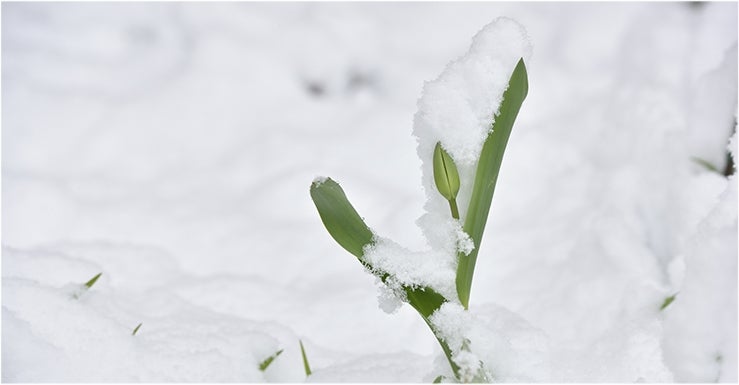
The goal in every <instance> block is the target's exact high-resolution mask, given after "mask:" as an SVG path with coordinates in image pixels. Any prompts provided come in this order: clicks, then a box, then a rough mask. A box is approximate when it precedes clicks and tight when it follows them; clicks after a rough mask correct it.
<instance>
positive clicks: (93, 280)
mask: <svg viewBox="0 0 739 385" xmlns="http://www.w3.org/2000/svg"><path fill="white" fill-rule="evenodd" d="M101 275H103V273H98V274H97V275H96V276H94V277H92V278H90V280H89V281H87V282H86V283H85V287H87V288H88V289H90V288H92V286H93V285H94V284H95V282H97V281H98V278H100V276H101Z"/></svg>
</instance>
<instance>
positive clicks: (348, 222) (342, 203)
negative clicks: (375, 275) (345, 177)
mask: <svg viewBox="0 0 739 385" xmlns="http://www.w3.org/2000/svg"><path fill="white" fill-rule="evenodd" d="M310 196H311V198H312V199H313V203H314V204H315V205H316V208H317V209H318V214H319V215H320V216H321V221H323V225H324V226H325V227H326V230H328V233H329V234H331V236H332V237H333V238H334V240H336V242H338V243H339V245H341V247H343V248H344V249H345V250H346V251H348V252H350V253H352V254H354V256H356V257H357V258H359V260H360V261H361V260H362V256H363V253H364V251H363V249H364V247H365V246H366V245H368V244H370V243H371V242H372V237H373V235H372V231H370V229H369V227H367V225H366V224H365V223H364V220H363V219H362V217H360V216H359V214H358V213H357V211H356V210H354V207H353V206H352V204H351V203H349V200H348V199H347V198H346V194H344V190H342V189H341V186H339V184H338V183H336V182H334V181H333V180H332V179H331V178H326V179H325V180H321V181H319V180H316V181H314V182H313V183H312V184H311V187H310Z"/></svg>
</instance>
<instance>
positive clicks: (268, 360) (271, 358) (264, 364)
mask: <svg viewBox="0 0 739 385" xmlns="http://www.w3.org/2000/svg"><path fill="white" fill-rule="evenodd" d="M283 350H284V349H280V350H278V351H277V353H275V354H273V355H271V356H269V357H267V358H266V359H265V360H264V361H262V362H261V363H260V364H259V370H261V371H262V372H263V371H265V370H267V368H268V367H269V365H271V364H272V361H274V360H275V358H277V357H279V356H280V354H282V351H283Z"/></svg>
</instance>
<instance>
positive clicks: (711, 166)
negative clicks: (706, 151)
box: [690, 156, 723, 174]
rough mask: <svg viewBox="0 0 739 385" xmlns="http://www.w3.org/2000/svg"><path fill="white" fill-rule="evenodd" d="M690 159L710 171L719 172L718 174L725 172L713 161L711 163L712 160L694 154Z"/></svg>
mask: <svg viewBox="0 0 739 385" xmlns="http://www.w3.org/2000/svg"><path fill="white" fill-rule="evenodd" d="M690 160H692V161H693V162H695V163H697V164H699V165H700V166H702V167H703V168H705V169H706V170H708V171H713V172H715V173H718V174H723V173H722V172H721V171H719V169H718V167H716V166H715V165H714V164H713V163H711V162H709V161H707V160H705V159H702V158H699V157H697V156H692V157H690Z"/></svg>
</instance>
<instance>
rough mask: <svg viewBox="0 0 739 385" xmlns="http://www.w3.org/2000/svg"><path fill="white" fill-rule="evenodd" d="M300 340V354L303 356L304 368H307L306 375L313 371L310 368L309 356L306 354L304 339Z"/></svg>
mask: <svg viewBox="0 0 739 385" xmlns="http://www.w3.org/2000/svg"><path fill="white" fill-rule="evenodd" d="M298 341H299V342H300V355H302V356H303V369H305V376H306V377H308V376H310V375H311V374H312V373H313V372H311V370H310V364H309V363H308V356H306V355H305V348H304V347H303V341H302V340H298Z"/></svg>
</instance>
